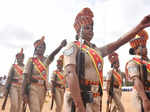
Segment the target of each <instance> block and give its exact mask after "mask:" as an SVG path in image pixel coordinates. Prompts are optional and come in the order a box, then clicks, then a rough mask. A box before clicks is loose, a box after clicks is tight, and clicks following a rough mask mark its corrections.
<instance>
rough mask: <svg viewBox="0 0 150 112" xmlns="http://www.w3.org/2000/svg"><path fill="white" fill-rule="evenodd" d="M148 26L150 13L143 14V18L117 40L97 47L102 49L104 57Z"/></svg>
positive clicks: (149, 24)
mask: <svg viewBox="0 0 150 112" xmlns="http://www.w3.org/2000/svg"><path fill="white" fill-rule="evenodd" d="M149 26H150V15H148V16H145V17H144V18H143V20H142V21H141V22H140V23H139V24H138V25H137V26H136V27H135V28H133V29H132V30H131V31H129V32H127V33H126V34H125V35H123V36H122V37H121V38H120V39H118V40H117V41H115V42H112V43H110V44H108V45H106V46H104V47H102V48H99V49H100V50H101V51H102V56H103V57H105V56H107V55H108V54H110V53H112V52H113V51H115V50H117V49H118V48H119V47H121V46H122V45H124V44H125V43H127V42H128V41H130V40H131V39H132V38H134V37H135V35H136V34H137V33H138V32H139V31H141V30H143V29H144V28H146V27H149Z"/></svg>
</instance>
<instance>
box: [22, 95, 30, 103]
mask: <svg viewBox="0 0 150 112" xmlns="http://www.w3.org/2000/svg"><path fill="white" fill-rule="evenodd" d="M23 101H24V102H25V103H29V99H28V96H27V95H23Z"/></svg>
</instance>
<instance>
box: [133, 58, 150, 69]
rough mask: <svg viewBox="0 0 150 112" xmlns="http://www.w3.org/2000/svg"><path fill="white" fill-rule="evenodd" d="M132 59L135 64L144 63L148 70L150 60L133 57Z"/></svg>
mask: <svg viewBox="0 0 150 112" xmlns="http://www.w3.org/2000/svg"><path fill="white" fill-rule="evenodd" d="M133 61H134V62H136V63H137V64H145V65H146V68H147V71H148V72H150V62H147V61H145V60H141V59H140V58H135V57H134V58H133Z"/></svg>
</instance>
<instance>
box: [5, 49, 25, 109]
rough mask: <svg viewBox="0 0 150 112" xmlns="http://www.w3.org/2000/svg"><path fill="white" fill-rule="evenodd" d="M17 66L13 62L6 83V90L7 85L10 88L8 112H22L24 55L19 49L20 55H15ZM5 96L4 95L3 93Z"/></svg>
mask: <svg viewBox="0 0 150 112" xmlns="http://www.w3.org/2000/svg"><path fill="white" fill-rule="evenodd" d="M16 60H17V64H16V63H15V62H14V64H13V65H12V67H11V69H10V71H9V73H8V79H7V81H6V89H7V88H8V85H9V83H11V87H10V90H9V91H10V92H9V96H10V103H11V106H10V112H22V101H23V100H22V82H23V70H24V64H23V61H24V53H23V49H21V51H20V53H17V54H16V59H15V61H16ZM5 94H6V93H5Z"/></svg>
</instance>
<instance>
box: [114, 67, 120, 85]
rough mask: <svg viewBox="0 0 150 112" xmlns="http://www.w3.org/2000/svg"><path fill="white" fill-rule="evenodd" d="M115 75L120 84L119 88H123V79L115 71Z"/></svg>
mask: <svg viewBox="0 0 150 112" xmlns="http://www.w3.org/2000/svg"><path fill="white" fill-rule="evenodd" d="M113 75H114V76H115V78H116V79H117V81H118V83H119V86H120V87H121V85H122V78H121V76H120V74H119V73H118V72H116V71H114V70H113Z"/></svg>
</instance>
